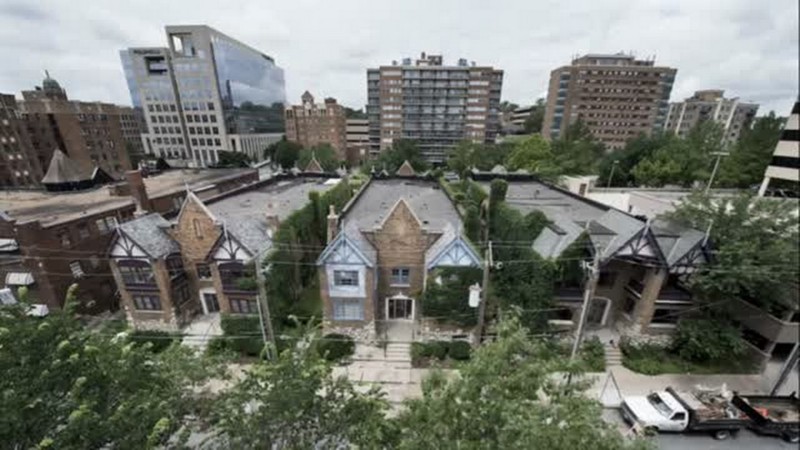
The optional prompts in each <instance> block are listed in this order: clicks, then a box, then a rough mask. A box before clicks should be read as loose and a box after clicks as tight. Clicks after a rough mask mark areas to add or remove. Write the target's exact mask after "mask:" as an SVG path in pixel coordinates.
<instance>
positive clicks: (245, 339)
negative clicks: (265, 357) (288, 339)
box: [215, 314, 264, 356]
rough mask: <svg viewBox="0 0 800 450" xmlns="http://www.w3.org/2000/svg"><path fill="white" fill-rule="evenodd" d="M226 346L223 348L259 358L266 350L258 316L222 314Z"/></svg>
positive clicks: (221, 323) (221, 322)
mask: <svg viewBox="0 0 800 450" xmlns="http://www.w3.org/2000/svg"><path fill="white" fill-rule="evenodd" d="M220 325H221V327H222V332H223V336H224V339H225V344H224V345H223V344H219V343H217V344H215V345H217V346H223V347H224V348H228V349H230V350H233V351H235V352H236V353H239V354H242V355H246V356H259V355H261V351H262V350H263V349H264V337H263V334H262V333H261V321H260V320H259V318H258V316H252V315H240V314H222V319H221V321H220Z"/></svg>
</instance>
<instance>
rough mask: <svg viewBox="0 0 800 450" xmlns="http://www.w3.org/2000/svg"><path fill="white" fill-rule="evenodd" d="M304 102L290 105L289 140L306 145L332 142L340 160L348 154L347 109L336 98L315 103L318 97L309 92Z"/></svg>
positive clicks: (303, 97)
mask: <svg viewBox="0 0 800 450" xmlns="http://www.w3.org/2000/svg"><path fill="white" fill-rule="evenodd" d="M301 100H302V103H301V104H300V105H291V106H287V107H286V115H285V120H286V139H287V140H289V141H292V142H296V143H298V144H300V145H302V146H303V147H313V146H315V145H319V144H330V145H331V146H332V147H333V148H334V150H336V155H337V157H338V158H339V159H340V160H344V159H345V157H346V154H345V152H346V149H347V138H346V134H345V133H346V128H347V125H346V121H347V118H346V116H345V112H344V108H343V107H342V106H341V105H340V104H338V103H336V99H335V98H326V99H325V102H324V103H321V104H320V103H314V96H313V95H311V93H310V92H308V91H306V92H304V93H303V95H302V97H301Z"/></svg>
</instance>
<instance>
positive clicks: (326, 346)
mask: <svg viewBox="0 0 800 450" xmlns="http://www.w3.org/2000/svg"><path fill="white" fill-rule="evenodd" d="M355 350H356V343H355V341H353V338H351V337H350V336H347V335H344V334H337V333H331V334H327V335H325V336H323V337H322V339H321V340H319V341H318V342H317V351H318V352H319V354H320V356H322V357H323V358H325V359H327V360H328V361H339V360H341V359H343V358H346V357H348V356H351V355H352V354H353V352H355Z"/></svg>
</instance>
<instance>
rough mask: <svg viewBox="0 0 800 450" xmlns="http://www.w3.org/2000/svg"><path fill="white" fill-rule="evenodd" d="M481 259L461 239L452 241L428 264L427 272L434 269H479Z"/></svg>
mask: <svg viewBox="0 0 800 450" xmlns="http://www.w3.org/2000/svg"><path fill="white" fill-rule="evenodd" d="M480 265H481V259H480V258H479V257H478V254H477V253H475V250H473V249H472V247H471V246H470V245H469V244H468V243H467V242H465V241H464V240H463V239H462V238H461V237H458V238H456V239H453V241H452V242H450V243H449V244H447V245H446V246H445V247H444V248H443V249H442V251H441V252H439V254H438V255H436V256H434V257H433V259H432V260H431V261H430V262H429V263H428V270H430V269H433V268H435V267H480Z"/></svg>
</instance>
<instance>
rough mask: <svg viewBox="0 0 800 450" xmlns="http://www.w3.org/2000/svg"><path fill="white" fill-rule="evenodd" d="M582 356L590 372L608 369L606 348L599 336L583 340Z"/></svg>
mask: <svg viewBox="0 0 800 450" xmlns="http://www.w3.org/2000/svg"><path fill="white" fill-rule="evenodd" d="M581 358H582V359H583V362H584V363H585V364H586V370H587V371H588V372H603V371H605V370H606V350H605V348H603V343H602V342H600V339H599V338H598V337H597V336H592V337H591V338H590V339H587V340H585V341H583V345H582V346H581Z"/></svg>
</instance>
